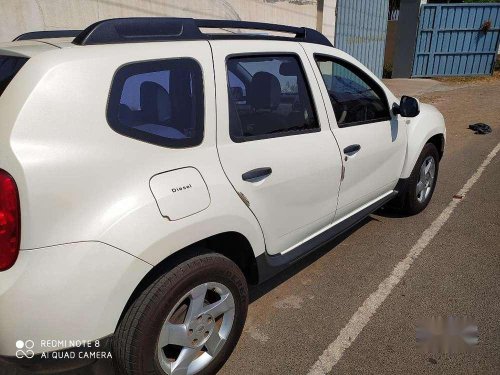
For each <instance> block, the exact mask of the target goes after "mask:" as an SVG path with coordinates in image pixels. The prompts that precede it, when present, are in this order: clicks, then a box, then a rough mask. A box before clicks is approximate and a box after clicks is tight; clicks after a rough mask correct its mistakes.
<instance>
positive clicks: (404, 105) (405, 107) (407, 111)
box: [392, 96, 420, 117]
mask: <svg viewBox="0 0 500 375" xmlns="http://www.w3.org/2000/svg"><path fill="white" fill-rule="evenodd" d="M392 112H393V113H394V114H395V115H401V116H402V117H416V116H418V115H419V113H420V103H419V101H418V100H417V99H415V98H413V97H411V96H403V97H402V98H401V102H400V103H399V105H397V104H396V103H394V105H393V106H392Z"/></svg>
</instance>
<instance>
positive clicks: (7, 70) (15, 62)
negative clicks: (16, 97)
mask: <svg viewBox="0 0 500 375" xmlns="http://www.w3.org/2000/svg"><path fill="white" fill-rule="evenodd" d="M26 61H28V59H27V58H26V57H17V56H0V95H2V94H3V92H4V91H5V89H6V88H7V86H8V85H9V83H10V81H12V79H14V77H15V76H16V74H17V72H19V70H21V68H22V67H23V65H24V64H26Z"/></svg>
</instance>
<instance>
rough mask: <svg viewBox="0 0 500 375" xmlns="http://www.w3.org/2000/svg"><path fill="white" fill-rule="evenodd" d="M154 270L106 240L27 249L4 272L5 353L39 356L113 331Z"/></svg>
mask: <svg viewBox="0 0 500 375" xmlns="http://www.w3.org/2000/svg"><path fill="white" fill-rule="evenodd" d="M151 268H152V267H151V265H149V264H148V263H146V262H143V261H141V260H139V259H137V258H135V257H133V256H131V255H130V254H127V253H125V252H123V251H121V250H119V249H116V248H114V247H112V246H109V245H106V244H103V243H100V242H80V243H72V244H65V245H58V246H52V247H47V248H42V249H36V250H23V251H21V252H20V254H19V258H18V260H17V262H16V264H15V265H14V266H13V267H12V268H11V269H9V270H8V271H4V272H0V317H1V319H0V356H3V357H11V358H16V357H17V358H19V357H26V356H27V355H26V353H28V354H29V355H28V357H29V356H35V355H37V354H42V353H49V352H56V351H61V350H64V349H68V348H71V347H74V346H78V345H79V344H81V343H82V342H91V341H94V340H97V339H99V338H102V337H107V336H110V335H112V334H113V333H114V331H115V328H116V325H117V323H118V321H119V319H120V316H121V313H122V311H123V309H124V307H125V305H126V303H127V301H128V299H129V297H130V296H131V294H132V292H133V290H134V289H135V287H136V286H137V285H138V283H139V282H140V281H141V280H142V278H143V277H144V276H145V275H146V273H147V272H148V271H149V270H150V269H151ZM28 351H29V352H28Z"/></svg>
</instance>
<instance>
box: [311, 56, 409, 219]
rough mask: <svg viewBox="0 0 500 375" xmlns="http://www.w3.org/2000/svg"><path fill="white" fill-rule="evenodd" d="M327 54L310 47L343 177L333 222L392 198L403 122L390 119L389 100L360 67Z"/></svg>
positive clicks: (399, 162)
mask: <svg viewBox="0 0 500 375" xmlns="http://www.w3.org/2000/svg"><path fill="white" fill-rule="evenodd" d="M331 50H332V49H330V48H327V47H325V48H324V49H323V47H315V48H314V49H313V47H311V48H310V50H309V52H308V53H309V58H310V59H311V60H312V61H314V62H315V63H316V66H315V67H314V69H315V72H316V74H317V76H318V79H319V80H320V81H322V83H324V84H322V85H321V86H322V90H323V95H324V96H325V97H327V98H328V99H329V103H330V104H331V105H330V106H328V109H329V118H330V120H331V121H330V123H331V125H332V132H333V134H334V135H335V138H336V139H337V142H338V144H339V147H340V151H341V153H342V157H343V162H344V167H345V173H344V179H343V181H342V183H341V187H340V193H339V201H338V207H337V212H336V215H335V220H340V219H342V218H344V217H346V216H349V215H350V214H352V213H353V212H354V211H356V210H359V209H362V208H363V207H364V206H367V205H369V204H371V203H373V202H375V201H377V200H378V199H382V198H383V197H384V196H386V195H389V194H391V193H392V191H393V189H394V187H395V186H396V184H397V182H398V180H399V177H400V175H401V170H402V168H403V163H404V160H405V155H406V139H407V135H406V129H405V127H404V121H403V120H402V119H400V118H398V116H396V115H393V114H392V111H391V110H390V104H392V102H394V99H395V98H394V96H393V95H392V94H391V93H390V92H389V90H387V89H386V88H385V87H384V86H383V85H382V84H380V82H379V81H378V80H377V79H376V78H375V77H374V76H373V75H372V74H371V73H370V72H369V71H368V70H367V69H366V68H364V67H363V66H361V64H359V63H358V62H356V61H355V60H354V59H352V58H351V57H349V56H347V55H346V54H343V53H340V52H339V53H338V56H335V55H332V53H331V52H332V51H331Z"/></svg>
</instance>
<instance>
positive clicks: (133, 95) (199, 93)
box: [107, 58, 204, 147]
mask: <svg viewBox="0 0 500 375" xmlns="http://www.w3.org/2000/svg"><path fill="white" fill-rule="evenodd" d="M107 117H108V122H109V124H110V126H111V127H112V128H113V129H114V130H116V131H117V132H118V133H121V134H124V135H127V136H130V137H132V138H136V139H139V140H142V141H146V142H150V143H154V144H158V145H161V146H167V147H189V146H195V145H198V144H200V143H201V141H202V139H203V121H204V105H203V77H202V71H201V68H200V66H199V64H198V63H197V62H196V61H195V60H193V59H187V58H186V59H172V60H159V61H148V62H139V63H133V64H128V65H125V66H123V67H121V68H120V69H119V70H118V71H117V73H116V75H115V77H114V80H113V84H112V87H111V94H110V99H109V104H108V114H107Z"/></svg>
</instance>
